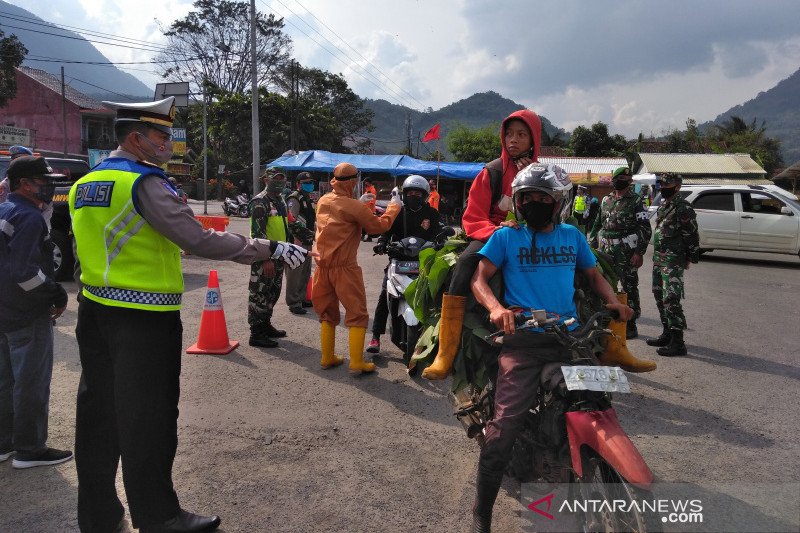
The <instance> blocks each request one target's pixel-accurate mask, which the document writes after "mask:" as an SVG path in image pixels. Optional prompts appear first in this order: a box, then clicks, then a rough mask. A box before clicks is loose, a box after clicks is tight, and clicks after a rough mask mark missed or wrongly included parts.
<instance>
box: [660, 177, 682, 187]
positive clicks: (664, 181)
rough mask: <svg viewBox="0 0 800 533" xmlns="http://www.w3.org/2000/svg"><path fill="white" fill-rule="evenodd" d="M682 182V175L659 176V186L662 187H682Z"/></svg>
mask: <svg viewBox="0 0 800 533" xmlns="http://www.w3.org/2000/svg"><path fill="white" fill-rule="evenodd" d="M682 181H683V176H681V175H680V174H659V176H658V184H659V185H661V186H664V185H673V184H678V185H680V184H681V182H682Z"/></svg>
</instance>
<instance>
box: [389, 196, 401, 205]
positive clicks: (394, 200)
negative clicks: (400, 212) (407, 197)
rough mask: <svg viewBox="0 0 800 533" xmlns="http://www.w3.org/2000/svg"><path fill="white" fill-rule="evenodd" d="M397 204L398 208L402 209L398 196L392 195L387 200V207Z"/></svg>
mask: <svg viewBox="0 0 800 533" xmlns="http://www.w3.org/2000/svg"><path fill="white" fill-rule="evenodd" d="M392 204H397V205H399V206H400V207H403V200H402V199H401V198H400V195H399V194H397V195H395V194H393V195H392V197H391V198H389V205H392Z"/></svg>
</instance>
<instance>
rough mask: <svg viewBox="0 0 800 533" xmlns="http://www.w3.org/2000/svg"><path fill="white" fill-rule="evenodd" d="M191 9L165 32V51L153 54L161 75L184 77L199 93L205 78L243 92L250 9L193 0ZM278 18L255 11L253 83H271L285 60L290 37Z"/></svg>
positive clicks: (218, 0) (247, 83) (224, 0)
mask: <svg viewBox="0 0 800 533" xmlns="http://www.w3.org/2000/svg"><path fill="white" fill-rule="evenodd" d="M193 5H194V9H195V10H194V11H191V12H190V13H189V14H188V15H186V17H184V18H183V19H180V20H176V21H175V22H173V23H172V24H171V25H170V26H169V28H167V29H166V30H164V35H165V36H166V37H167V46H166V48H167V49H168V51H166V52H162V53H160V54H158V55H157V56H156V58H155V60H156V61H160V62H163V63H160V69H161V72H160V74H161V76H162V77H163V78H165V79H168V80H170V81H189V82H191V83H192V86H193V90H197V91H199V88H200V87H202V85H203V82H204V81H205V80H208V81H210V82H211V83H213V84H214V85H215V86H216V87H219V88H221V89H224V90H225V91H230V92H234V93H242V92H245V91H246V90H248V89H250V87H251V79H250V72H251V64H252V62H251V55H250V8H249V5H248V4H247V3H241V2H233V1H231V0H196V1H195V2H194V4H193ZM283 28H284V23H283V19H279V18H275V16H274V15H271V14H270V15H264V14H262V13H256V58H257V59H256V63H257V69H256V70H257V72H258V85H259V86H271V84H272V83H273V82H274V79H275V77H276V75H278V73H279V71H280V70H281V69H282V68H283V66H284V65H285V64H286V63H287V62H288V61H289V58H290V54H291V50H292V41H291V39H290V37H289V36H288V35H286V34H285V33H284V32H283Z"/></svg>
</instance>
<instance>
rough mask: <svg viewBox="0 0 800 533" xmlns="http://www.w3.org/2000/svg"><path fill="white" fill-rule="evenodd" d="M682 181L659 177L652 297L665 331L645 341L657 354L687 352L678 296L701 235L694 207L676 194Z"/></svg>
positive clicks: (672, 176) (681, 295) (666, 176)
mask: <svg viewBox="0 0 800 533" xmlns="http://www.w3.org/2000/svg"><path fill="white" fill-rule="evenodd" d="M681 181H682V180H681V176H679V175H665V176H660V177H659V179H658V183H659V185H661V197H662V198H663V199H664V201H663V203H662V204H661V206H660V207H659V208H658V213H657V215H656V233H655V240H654V244H653V296H655V298H656V305H657V306H658V313H659V315H660V317H661V324H663V326H664V331H663V332H662V333H661V335H660V336H659V337H657V338H655V339H650V340H648V341H647V344H649V345H650V346H660V348H659V349H658V350H657V352H658V354H659V355H663V356H667V357H672V356H676V355H686V345H685V344H684V342H683V330H684V329H686V317H684V315H683V307H681V298H683V297H684V292H683V271H684V270H686V269H688V268H689V264H690V263H697V261H698V260H699V258H700V238H699V236H698V233H697V217H696V216H695V213H694V209H692V207H691V206H690V205H689V202H687V201H686V200H684V199H683V198H681V197H680V196H675V193H677V192H678V190H680V188H681Z"/></svg>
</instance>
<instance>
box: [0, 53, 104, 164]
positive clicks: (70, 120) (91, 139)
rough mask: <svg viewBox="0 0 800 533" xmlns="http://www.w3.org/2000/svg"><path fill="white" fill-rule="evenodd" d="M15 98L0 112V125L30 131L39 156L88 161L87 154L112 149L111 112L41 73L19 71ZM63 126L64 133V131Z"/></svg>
mask: <svg viewBox="0 0 800 533" xmlns="http://www.w3.org/2000/svg"><path fill="white" fill-rule="evenodd" d="M16 79H17V94H16V96H15V97H14V98H13V99H12V100H10V101H9V102H8V104H7V105H6V106H5V107H3V108H0V117H2V119H0V125H3V126H12V127H14V128H22V129H28V130H31V143H30V144H31V145H32V148H35V149H36V151H37V152H40V153H42V155H45V156H48V155H52V156H60V155H63V154H64V145H65V140H66V151H67V153H68V155H69V156H72V157H75V156H82V157H83V158H86V157H87V154H88V150H89V149H90V148H94V149H101V150H102V149H113V148H115V147H116V144H115V143H114V111H111V110H109V109H106V108H105V107H103V104H102V103H100V102H99V101H97V100H94V99H92V98H90V97H88V96H86V95H85V94H83V93H81V92H80V91H78V90H76V89H74V88H73V87H71V86H69V85H65V86H64V98H63V106H64V108H66V109H65V112H64V111H62V95H61V79H60V78H57V77H56V76H53V75H52V74H49V73H47V72H45V71H43V70H39V69H35V68H30V67H24V66H23V67H18V68H17V69H16ZM65 123H66V129H65Z"/></svg>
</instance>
